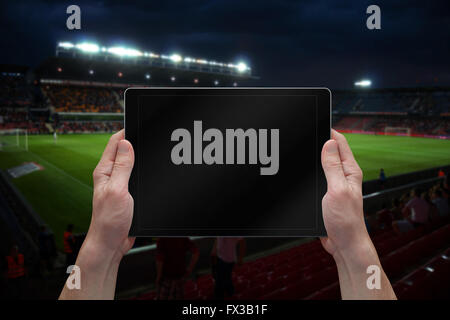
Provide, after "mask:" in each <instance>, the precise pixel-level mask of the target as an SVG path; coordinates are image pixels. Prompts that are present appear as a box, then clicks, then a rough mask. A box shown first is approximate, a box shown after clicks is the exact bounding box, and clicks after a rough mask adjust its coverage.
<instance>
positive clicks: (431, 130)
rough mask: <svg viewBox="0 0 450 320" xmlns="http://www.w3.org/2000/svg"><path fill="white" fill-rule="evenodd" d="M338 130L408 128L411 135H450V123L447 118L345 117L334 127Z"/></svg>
mask: <svg viewBox="0 0 450 320" xmlns="http://www.w3.org/2000/svg"><path fill="white" fill-rule="evenodd" d="M333 127H334V128H335V129H337V130H363V131H370V132H384V131H385V130H386V128H387V127H391V128H408V129H410V133H411V134H429V135H450V121H448V119H446V118H445V117H439V118H434V117H433V118H425V117H407V116H356V115H352V116H344V117H342V118H340V119H338V120H337V121H336V123H335V125H333Z"/></svg>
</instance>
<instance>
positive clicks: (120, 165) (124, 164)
mask: <svg viewBox="0 0 450 320" xmlns="http://www.w3.org/2000/svg"><path fill="white" fill-rule="evenodd" d="M130 166H131V165H130V162H129V161H127V160H119V161H117V160H116V162H114V169H128V168H130Z"/></svg>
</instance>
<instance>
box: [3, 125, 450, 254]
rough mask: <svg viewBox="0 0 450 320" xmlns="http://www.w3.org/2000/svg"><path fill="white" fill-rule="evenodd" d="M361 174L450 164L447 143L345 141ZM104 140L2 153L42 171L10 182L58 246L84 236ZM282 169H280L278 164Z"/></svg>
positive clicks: (38, 142) (43, 143)
mask: <svg viewBox="0 0 450 320" xmlns="http://www.w3.org/2000/svg"><path fill="white" fill-rule="evenodd" d="M346 137H347V139H348V141H349V143H350V146H351V147H352V149H353V152H354V154H355V157H356V159H357V161H358V163H359V164H360V166H361V168H362V169H363V172H364V179H365V180H371V179H376V178H377V177H378V173H379V170H380V168H384V170H385V172H386V175H387V176H392V175H396V174H400V173H405V172H411V171H416V170H421V169H426V168H430V167H437V166H441V165H448V164H450V140H435V139H425V138H410V137H392V136H371V135H358V134H347V135H346ZM108 138H109V135H105V134H91V135H60V136H58V140H57V142H56V143H55V142H54V141H53V137H52V136H50V135H42V136H30V137H29V151H28V152H27V151H25V150H23V149H18V148H17V147H4V148H3V151H0V168H1V169H7V168H11V167H14V166H16V165H19V164H22V163H23V162H29V161H34V162H37V163H38V164H40V165H42V166H43V167H44V170H42V171H36V172H33V173H31V174H29V175H26V176H23V177H20V178H17V179H13V182H14V183H15V184H16V186H17V187H18V188H19V190H20V191H21V192H22V193H23V195H24V196H25V198H26V199H28V201H29V202H30V204H31V205H32V206H33V208H34V209H35V210H36V212H37V213H38V214H39V215H40V216H41V217H42V218H43V219H44V221H46V222H47V223H48V224H49V226H50V227H51V228H52V229H53V231H54V233H55V237H56V240H57V243H58V245H59V246H60V247H61V246H62V243H61V237H62V233H63V231H64V228H65V227H66V225H67V224H68V223H73V224H74V225H75V228H76V230H75V231H76V232H84V231H87V228H88V226H89V221H90V216H91V209H92V204H91V202H92V171H93V170H94V168H95V166H96V164H97V162H98V160H99V158H100V156H101V154H102V151H103V149H104V147H105V145H106V143H107V142H108ZM281 165H282V164H281Z"/></svg>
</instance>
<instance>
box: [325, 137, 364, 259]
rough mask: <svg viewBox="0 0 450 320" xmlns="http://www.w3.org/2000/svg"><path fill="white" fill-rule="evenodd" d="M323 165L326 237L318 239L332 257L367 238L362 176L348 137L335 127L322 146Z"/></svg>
mask: <svg viewBox="0 0 450 320" xmlns="http://www.w3.org/2000/svg"><path fill="white" fill-rule="evenodd" d="M322 167H323V170H324V172H325V176H326V179H327V186H328V189H327V193H326V194H325V196H324V197H323V199H322V211H323V219H324V224H325V228H326V230H327V234H328V237H327V238H321V242H322V245H323V247H324V248H325V250H326V251H328V252H329V253H330V254H331V255H333V256H335V255H336V254H339V253H341V252H343V251H346V250H347V249H348V248H350V247H352V246H353V245H358V244H361V243H363V242H365V241H366V240H367V239H369V240H370V238H369V235H368V233H367V229H366V226H365V222H364V214H363V198H362V178H363V175H362V171H361V169H360V167H359V166H358V163H357V162H356V160H355V158H354V157H353V153H352V151H351V149H350V147H349V145H348V143H347V140H346V139H345V137H344V136H343V135H342V134H340V133H338V132H337V131H335V130H332V139H331V140H329V141H327V142H326V143H325V145H324V146H323V149H322Z"/></svg>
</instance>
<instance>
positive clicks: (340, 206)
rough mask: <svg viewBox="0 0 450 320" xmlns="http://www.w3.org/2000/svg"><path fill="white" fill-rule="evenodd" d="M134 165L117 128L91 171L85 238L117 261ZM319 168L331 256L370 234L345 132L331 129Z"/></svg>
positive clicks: (127, 242) (124, 245)
mask: <svg viewBox="0 0 450 320" xmlns="http://www.w3.org/2000/svg"><path fill="white" fill-rule="evenodd" d="M133 165H134V152H133V148H132V146H131V144H130V143H129V142H128V141H126V140H124V131H123V130H121V131H119V132H118V133H116V134H114V135H113V136H112V137H111V139H110V140H109V142H108V145H107V146H106V148H105V151H104V152H103V155H102V158H101V160H100V162H99V163H98V165H97V167H96V168H95V170H94V174H93V178H94V198H93V211H92V220H91V225H90V228H89V232H88V235H87V241H88V242H90V243H92V246H95V247H98V249H99V250H103V251H106V252H109V253H111V254H112V255H113V257H114V259H117V260H119V261H120V259H121V258H122V256H123V255H124V254H125V253H126V252H127V251H128V250H129V249H130V248H131V247H132V246H133V243H134V238H129V237H128V232H129V229H130V226H131V221H132V217H133V198H132V197H131V195H130V194H129V192H128V181H129V178H130V174H131V171H132V169H133ZM322 167H323V169H324V172H325V176H326V179H327V184H328V190H327V193H326V194H325V196H324V197H323V200H322V211H323V219H324V223H325V228H326V230H327V233H328V237H327V238H322V239H321V241H322V244H323V246H324V248H325V249H326V250H327V251H328V252H329V253H330V254H332V255H333V256H336V255H337V254H339V253H341V252H343V251H345V250H347V249H349V247H351V246H352V245H353V244H355V243H361V241H365V240H367V239H368V238H369V236H368V234H367V230H366V227H365V224H364V216H363V201H362V191H361V188H362V171H361V169H360V168H359V166H358V164H357V162H356V160H355V158H354V157H353V154H352V151H351V149H350V147H349V145H348V143H347V141H346V139H345V137H344V136H343V135H342V134H340V133H338V132H336V131H335V130H332V139H331V140H329V141H327V143H325V145H324V147H323V150H322ZM91 240H92V241H91Z"/></svg>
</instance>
